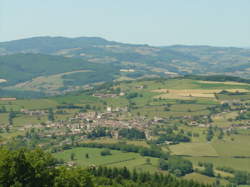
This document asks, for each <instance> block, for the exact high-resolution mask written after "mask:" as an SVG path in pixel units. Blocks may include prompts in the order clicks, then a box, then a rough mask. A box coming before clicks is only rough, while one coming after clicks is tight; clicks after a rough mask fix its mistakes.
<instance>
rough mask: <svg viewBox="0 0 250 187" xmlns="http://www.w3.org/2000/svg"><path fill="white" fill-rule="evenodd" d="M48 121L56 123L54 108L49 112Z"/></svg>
mask: <svg viewBox="0 0 250 187" xmlns="http://www.w3.org/2000/svg"><path fill="white" fill-rule="evenodd" d="M48 120H49V121H54V120H55V117H54V112H53V110H52V108H50V109H49V110H48Z"/></svg>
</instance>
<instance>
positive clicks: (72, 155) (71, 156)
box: [70, 153, 76, 161]
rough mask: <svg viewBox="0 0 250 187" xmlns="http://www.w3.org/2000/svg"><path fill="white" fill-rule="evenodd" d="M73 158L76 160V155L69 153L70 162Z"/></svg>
mask: <svg viewBox="0 0 250 187" xmlns="http://www.w3.org/2000/svg"><path fill="white" fill-rule="evenodd" d="M75 158H76V154H75V153H71V154H70V160H72V161H73V160H75Z"/></svg>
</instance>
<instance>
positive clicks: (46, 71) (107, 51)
mask: <svg viewBox="0 0 250 187" xmlns="http://www.w3.org/2000/svg"><path fill="white" fill-rule="evenodd" d="M187 74H203V75H204V74H205V75H211V74H226V75H234V76H239V77H243V78H250V49H247V48H234V47H211V46H184V45H175V46H166V47H153V46H149V45H134V44H125V43H119V42H114V41H108V40H105V39H103V38H98V37H80V38H65V37H35V38H28V39H22V40H15V41H9V42H2V43H0V86H1V88H2V90H5V91H6V90H12V91H13V90H28V91H37V92H44V93H46V94H60V93H62V92H64V91H71V90H76V89H80V88H83V87H84V86H85V87H86V86H87V85H89V84H94V83H99V82H104V81H112V80H118V81H119V80H132V79H138V78H142V77H159V76H162V77H172V76H179V75H187ZM0 95H1V94H0Z"/></svg>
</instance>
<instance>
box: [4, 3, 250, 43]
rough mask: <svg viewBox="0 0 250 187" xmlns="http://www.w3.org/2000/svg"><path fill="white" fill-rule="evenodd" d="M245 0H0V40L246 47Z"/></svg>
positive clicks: (249, 26) (248, 28)
mask: <svg viewBox="0 0 250 187" xmlns="http://www.w3.org/2000/svg"><path fill="white" fill-rule="evenodd" d="M248 7H250V1H249V0H238V1H235V0H220V1H216V0H210V1H197V0H190V1H188V2H185V1H182V0H177V1H170V0H158V1H157V3H156V2H151V1H148V2H145V1H141V0H138V1H136V2H134V1H132V0H128V1H126V2H121V1H114V0H107V1H105V2H100V1H97V0H93V1H91V2H83V1H80V0H75V1H74V2H69V1H66V0H61V1H59V0H54V1H49V0H43V1H38V0H37V1H32V0H26V1H25V2H20V1H18V0H8V1H7V0H2V1H1V2H0V41H1V42H4V41H10V40H18V39H23V38H31V37H38V36H65V37H81V36H90V37H95V36H97V37H101V38H105V39H107V40H109V41H119V42H122V43H133V44H148V45H150V46H170V45H195V46H197V45H198V46H223V47H250V34H249V33H250V22H249V17H250V12H249V10H248Z"/></svg>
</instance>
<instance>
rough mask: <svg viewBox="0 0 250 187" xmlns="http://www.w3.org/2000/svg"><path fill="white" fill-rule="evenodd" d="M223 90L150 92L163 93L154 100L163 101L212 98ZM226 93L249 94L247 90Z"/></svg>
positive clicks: (231, 90) (230, 90) (234, 90)
mask: <svg viewBox="0 0 250 187" xmlns="http://www.w3.org/2000/svg"><path fill="white" fill-rule="evenodd" d="M222 90H224V89H211V90H203V89H183V90H173V89H159V90H152V92H156V93H165V94H161V95H158V96H155V98H163V99H182V98H186V99H191V98H193V97H200V98H214V94H215V93H220V92H221V91H222ZM225 90H226V91H228V92H241V93H243V92H249V90H247V89H225Z"/></svg>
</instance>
